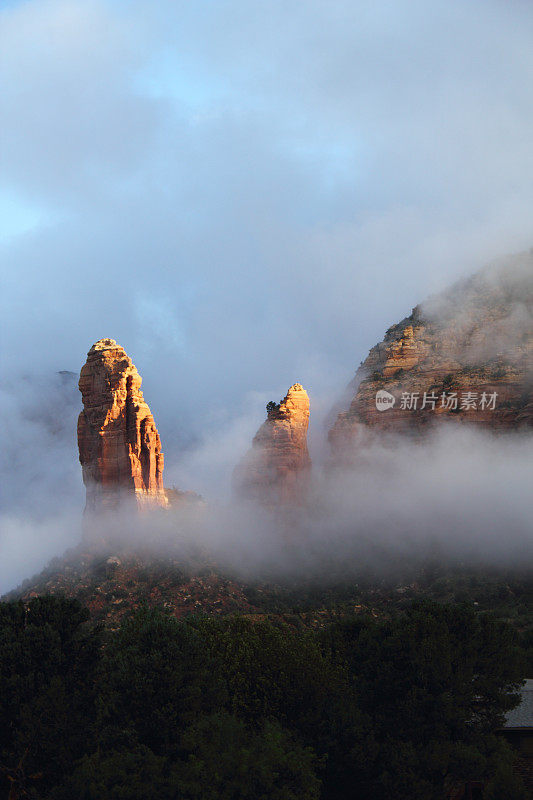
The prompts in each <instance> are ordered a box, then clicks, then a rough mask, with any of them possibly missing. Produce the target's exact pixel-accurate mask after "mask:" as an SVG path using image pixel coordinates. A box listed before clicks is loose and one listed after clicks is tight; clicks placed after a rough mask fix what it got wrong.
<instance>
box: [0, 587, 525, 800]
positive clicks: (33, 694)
mask: <svg viewBox="0 0 533 800" xmlns="http://www.w3.org/2000/svg"><path fill="white" fill-rule="evenodd" d="M523 677H524V661H523V654H522V650H521V647H520V643H519V641H518V639H517V634H516V633H515V632H514V631H513V629H512V628H510V627H509V626H507V625H505V624H503V623H499V622H496V621H493V620H491V619H490V618H489V617H488V616H485V615H476V614H475V613H474V612H472V611H470V610H466V609H463V608H460V607H456V606H443V605H437V604H432V603H422V604H417V605H414V606H413V607H412V608H410V609H409V610H408V611H406V612H404V613H402V614H401V615H399V616H398V617H396V618H394V619H389V620H375V619H372V618H361V617H357V618H349V619H343V620H341V621H339V622H337V623H334V624H332V625H329V626H328V627H326V628H324V629H323V630H320V631H306V632H296V631H294V630H293V629H290V628H288V627H286V626H284V625H282V624H274V623H272V622H268V621H264V620H263V621H257V620H250V619H246V618H243V617H232V618H223V619H221V618H212V617H196V618H191V619H188V620H187V621H184V622H178V621H177V620H175V619H174V618H173V617H172V616H170V615H169V614H167V613H164V612H163V611H160V610H150V609H148V608H145V609H143V610H141V611H140V612H138V613H137V614H135V615H134V616H132V617H130V618H128V619H127V620H126V621H125V622H124V623H123V624H122V626H121V628H120V629H119V630H118V631H115V632H106V631H104V630H101V629H98V628H94V627H93V626H91V625H90V623H89V621H88V614H87V612H86V611H85V610H84V609H83V608H82V607H81V606H80V605H79V604H78V603H77V602H75V601H71V600H66V599H62V598H54V597H43V598H36V599H35V600H32V601H31V602H30V603H29V604H28V605H26V606H25V605H24V604H22V603H4V604H0V723H1V724H0V797H1V796H3V797H6V798H7V797H9V798H10V800H18V798H49V799H50V800H73V799H74V798H80V800H137V798H138V799H139V800H141V798H142V799H143V800H144V799H145V798H157V799H158V800H166V799H167V798H168V799H169V800H170V798H174V799H175V800H241V799H242V800H319V798H323V799H324V800H348V799H349V798H358V799H360V800H367V798H368V800H370V798H372V800H376V798H377V799H378V800H379V799H380V798H383V800H389V798H394V799H395V800H402V799H403V798H405V800H407V798H409V800H413V798H416V799H417V800H433V798H435V799H436V798H444V797H446V795H447V791H448V790H449V788H450V787H451V786H453V785H454V783H455V782H457V781H460V780H462V781H465V780H467V779H480V778H483V779H484V780H485V781H486V784H487V789H486V793H485V796H486V797H487V798H493V800H504V798H505V800H513V798H515V800H518V798H525V797H527V795H526V793H525V792H524V791H523V789H522V788H521V786H520V785H519V783H518V781H517V780H516V779H515V778H514V777H513V775H512V771H511V754H510V751H509V749H508V748H507V745H506V744H505V742H504V741H503V740H502V738H501V737H500V736H498V735H497V734H496V731H497V729H498V728H499V726H500V725H501V723H502V721H503V714H504V713H505V711H506V710H508V709H509V708H511V707H512V706H513V705H515V704H516V701H517V694H516V691H517V689H518V687H519V685H520V682H521V680H522V678H523Z"/></svg>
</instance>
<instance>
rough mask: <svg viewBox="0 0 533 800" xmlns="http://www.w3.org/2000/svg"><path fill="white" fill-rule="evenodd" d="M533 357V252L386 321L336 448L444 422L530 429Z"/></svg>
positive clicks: (335, 434)
mask: <svg viewBox="0 0 533 800" xmlns="http://www.w3.org/2000/svg"><path fill="white" fill-rule="evenodd" d="M532 356H533V255H532V254H531V253H527V254H522V255H520V256H515V257H513V258H510V259H507V260H506V261H505V262H503V263H500V264H499V265H492V266H491V267H488V268H486V269H484V270H482V271H481V272H479V273H477V274H476V275H474V276H473V277H472V278H469V279H467V280H464V281H461V282H459V283H457V284H456V285H454V286H452V287H451V288H450V289H449V290H447V291H445V292H443V293H441V294H440V295H437V296H435V297H433V298H431V299H430V300H428V301H427V302H426V303H424V304H422V305H421V306H417V307H416V308H414V309H413V311H412V313H411V315H410V316H409V317H406V318H405V319H403V320H402V321H401V322H399V323H398V324H397V325H393V326H392V327H391V328H389V330H388V331H387V332H386V334H385V337H384V339H383V341H382V342H380V343H379V344H377V345H375V347H373V348H372V349H371V351H370V353H369V355H368V357H367V358H366V360H365V361H364V362H363V363H362V364H361V366H360V368H359V369H358V371H357V373H356V376H355V378H354V380H353V381H352V384H351V389H352V391H353V396H352V401H351V403H350V406H349V408H348V409H347V411H345V412H343V413H341V414H339V415H338V417H337V419H336V422H335V424H334V426H333V428H332V430H331V431H330V441H331V443H332V445H333V448H334V451H335V452H336V453H337V454H338V455H340V453H341V452H342V451H343V450H345V451H349V449H350V446H351V444H352V443H353V442H354V440H356V439H357V438H358V436H361V435H365V434H368V433H376V432H381V431H391V432H400V433H409V434H411V435H412V434H413V433H415V434H416V433H420V432H421V431H423V430H427V429H429V428H431V426H432V425H435V424H438V423H440V422H442V421H444V420H446V421H448V422H452V421H453V422H455V423H462V424H464V423H468V424H472V425H476V426H482V427H486V428H488V429H493V430H498V429H501V430H510V429H515V428H527V427H531V425H532V423H533V401H532V387H533V363H532V361H533V358H532ZM378 392H380V393H381V398H382V399H381V403H380V404H379V405H380V408H378V405H377V404H376V396H377V394H378ZM391 397H392V398H393V400H394V402H392V399H391Z"/></svg>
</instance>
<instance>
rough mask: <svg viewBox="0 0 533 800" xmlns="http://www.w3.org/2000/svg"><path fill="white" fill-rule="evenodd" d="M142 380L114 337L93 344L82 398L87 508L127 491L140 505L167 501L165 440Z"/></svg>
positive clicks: (110, 502)
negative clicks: (149, 403)
mask: <svg viewBox="0 0 533 800" xmlns="http://www.w3.org/2000/svg"><path fill="white" fill-rule="evenodd" d="M141 382H142V378H141V376H140V375H139V373H138V372H137V368H136V367H135V365H134V364H133V363H132V361H131V359H130V358H128V356H127V355H126V353H125V351H124V349H123V348H122V347H121V346H120V345H118V344H117V343H116V342H115V341H114V339H100V340H99V341H98V342H96V344H94V345H93V346H92V347H91V349H90V350H89V353H88V354H87V361H86V363H85V365H84V366H83V367H82V370H81V373H80V380H79V384H78V385H79V389H80V392H81V394H82V398H83V411H82V412H81V414H80V416H79V419H78V447H79V453H80V463H81V465H82V471H83V482H84V483H85V486H86V490H87V505H86V510H87V511H96V510H99V509H102V508H109V507H113V506H115V505H116V504H117V503H118V502H119V500H120V499H121V498H124V497H126V498H127V497H128V496H130V497H131V498H135V499H136V501H137V503H138V504H139V505H140V506H144V505H162V506H163V505H166V504H167V502H168V501H167V498H166V494H165V490H164V488H163V453H162V452H161V440H160V438H159V434H158V432H157V428H156V427H155V423H154V418H153V416H152V414H151V413H150V409H149V408H148V405H147V404H146V402H145V401H144V398H143V394H142V392H141V390H140V386H141Z"/></svg>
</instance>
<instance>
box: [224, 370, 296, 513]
mask: <svg viewBox="0 0 533 800" xmlns="http://www.w3.org/2000/svg"><path fill="white" fill-rule="evenodd" d="M267 413H268V415H267V419H266V421H265V422H264V423H263V425H262V426H261V427H260V428H259V430H258V432H257V433H256V435H255V437H254V440H253V443H252V449H251V450H250V452H249V453H248V454H247V456H246V457H245V458H244V460H243V462H242V463H241V464H240V465H239V466H238V467H237V469H236V470H235V475H234V484H235V488H236V491H237V493H238V494H239V495H241V496H243V497H247V498H249V499H253V500H256V501H258V502H259V503H261V504H262V505H265V506H269V507H276V506H284V505H298V504H300V503H302V502H303V501H304V498H305V493H306V488H307V481H308V478H309V472H310V467H311V459H310V458H309V452H308V450H307V427H308V425H309V396H308V394H307V392H306V391H305V389H304V388H303V386H302V385H301V384H299V383H295V384H293V386H291V388H290V389H289V391H288V392H287V395H286V396H285V398H284V399H283V400H282V401H281V402H280V403H279V404H276V403H269V404H268V406H267Z"/></svg>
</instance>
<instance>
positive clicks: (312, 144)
mask: <svg viewBox="0 0 533 800" xmlns="http://www.w3.org/2000/svg"><path fill="white" fill-rule="evenodd" d="M532 33H533V7H532V6H531V4H529V3H526V2H508V1H504V0H502V2H494V0H484V1H483V2H474V1H473V0H461V2H458V1H454V0H446V1H445V2H444V0H442V1H441V0H431V1H430V2H428V0H425V2H419V1H418V0H415V1H414V2H413V0H409V1H408V2H407V0H405V2H404V1H403V0H399V1H398V2H384V1H383V0H378V1H377V2H362V0H356V1H355V2H354V0H349V1H348V0H346V2H326V1H325V0H309V2H306V3H300V2H282V0H273V1H271V2H268V3H267V2H253V3H251V2H249V1H248V2H243V0H224V1H222V0H220V2H215V1H214V0H213V1H212V2H197V3H190V2H175V0H173V1H172V2H170V1H168V2H167V1H166V0H163V1H162V2H158V3H156V4H153V3H148V2H146V1H144V2H141V1H140V0H133V1H132V2H127V3H126V2H105V0H101V2H96V1H95V0H83V2H81V1H80V2H78V1H77V0H38V1H37V0H25V2H21V3H17V2H10V3H3V4H1V5H0V37H1V41H0V53H1V55H0V116H1V119H2V125H1V126H0V170H1V175H2V186H1V188H0V215H1V218H2V225H1V228H2V231H1V234H0V257H1V259H2V274H3V281H2V309H1V314H2V334H1V335H2V348H1V358H2V364H1V368H2V371H3V372H4V371H5V372H6V373H7V374H9V375H11V376H16V375H18V374H22V373H27V372H28V371H32V370H34V371H38V372H41V373H43V374H48V373H52V372H54V371H57V370H59V369H70V370H73V371H78V370H79V369H80V367H81V365H82V363H83V361H84V359H85V354H86V352H87V350H88V349H89V347H90V346H91V344H92V343H93V342H94V341H95V340H97V339H99V338H102V337H104V336H110V337H112V338H115V339H117V340H118V341H119V342H120V343H121V344H122V345H123V346H124V347H125V348H126V350H127V351H128V353H129V354H130V355H131V357H132V358H133V360H134V361H135V363H136V364H137V366H138V368H139V370H140V372H141V374H142V375H143V378H144V390H145V396H146V398H147V400H148V402H149V403H150V406H151V408H152V410H153V412H154V414H155V417H156V422H157V424H158V427H159V429H160V432H161V435H162V438H163V444H164V447H165V451H166V456H167V473H168V475H169V476H172V479H173V480H174V481H175V482H176V483H179V484H180V485H184V484H186V485H185V488H193V489H195V488H198V489H200V490H205V488H206V487H207V486H208V485H209V482H210V479H211V478H210V475H211V472H212V464H213V462H214V461H216V465H217V470H218V472H219V473H220V472H221V471H224V470H225V473H226V474H229V472H230V470H231V466H232V465H233V463H234V461H235V459H236V458H237V457H238V455H239V452H240V451H241V450H242V448H243V447H244V446H245V445H246V443H247V442H248V441H249V437H250V436H251V435H252V433H253V431H254V429H255V428H257V426H258V425H259V424H260V422H261V420H262V417H263V413H264V404H265V403H266V401H267V400H269V399H276V400H277V399H279V397H281V396H282V395H283V394H284V393H285V391H286V389H287V387H288V386H289V385H291V384H292V383H293V382H294V381H296V380H299V381H301V382H302V383H303V384H304V385H305V386H306V388H307V389H308V391H309V393H310V395H311V399H312V408H313V436H314V439H315V441H316V443H318V442H319V441H320V440H321V437H322V432H323V429H322V426H323V424H324V419H325V417H326V416H327V413H328V410H329V409H330V408H331V405H332V404H333V403H334V402H335V401H336V400H337V399H338V397H339V394H340V393H341V392H342V390H343V388H344V386H345V385H346V384H347V383H348V382H349V380H350V379H351V378H352V376H353V374H354V372H355V368H356V367H357V365H358V364H359V362H360V361H361V360H362V359H364V357H365V356H366V354H367V351H368V349H369V348H370V347H371V346H372V345H373V344H374V343H375V342H376V341H379V340H380V339H381V338H382V336H383V333H384V331H385V330H386V329H387V328H388V327H389V325H390V324H392V323H393V322H395V321H397V320H399V319H401V318H402V317H403V316H405V315H406V314H408V313H409V312H410V310H411V308H412V306H413V305H415V304H416V303H417V302H419V301H421V300H423V299H424V298H425V297H426V296H427V295H428V294H430V293H431V292H433V291H436V290H438V289H440V288H442V287H444V286H446V285H447V284H448V283H449V282H451V281H452V280H454V279H455V278H457V277H459V276H462V275H464V274H465V273H467V272H470V271H473V270H474V269H476V268H478V267H480V266H481V265H482V264H484V263H485V262H486V261H488V260H491V259H493V258H496V257H498V256H500V255H503V254H505V253H508V252H513V251H517V250H522V249H525V248H527V247H530V246H531V244H532V243H533V242H532V240H533V236H532V229H531V220H532V218H533V213H532V212H533V156H532V152H533V151H532V147H531V144H532V132H533V97H532V95H531V86H532V85H533V47H532V43H533V40H532ZM316 447H317V448H318V444H316ZM215 454H216V455H215Z"/></svg>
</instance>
